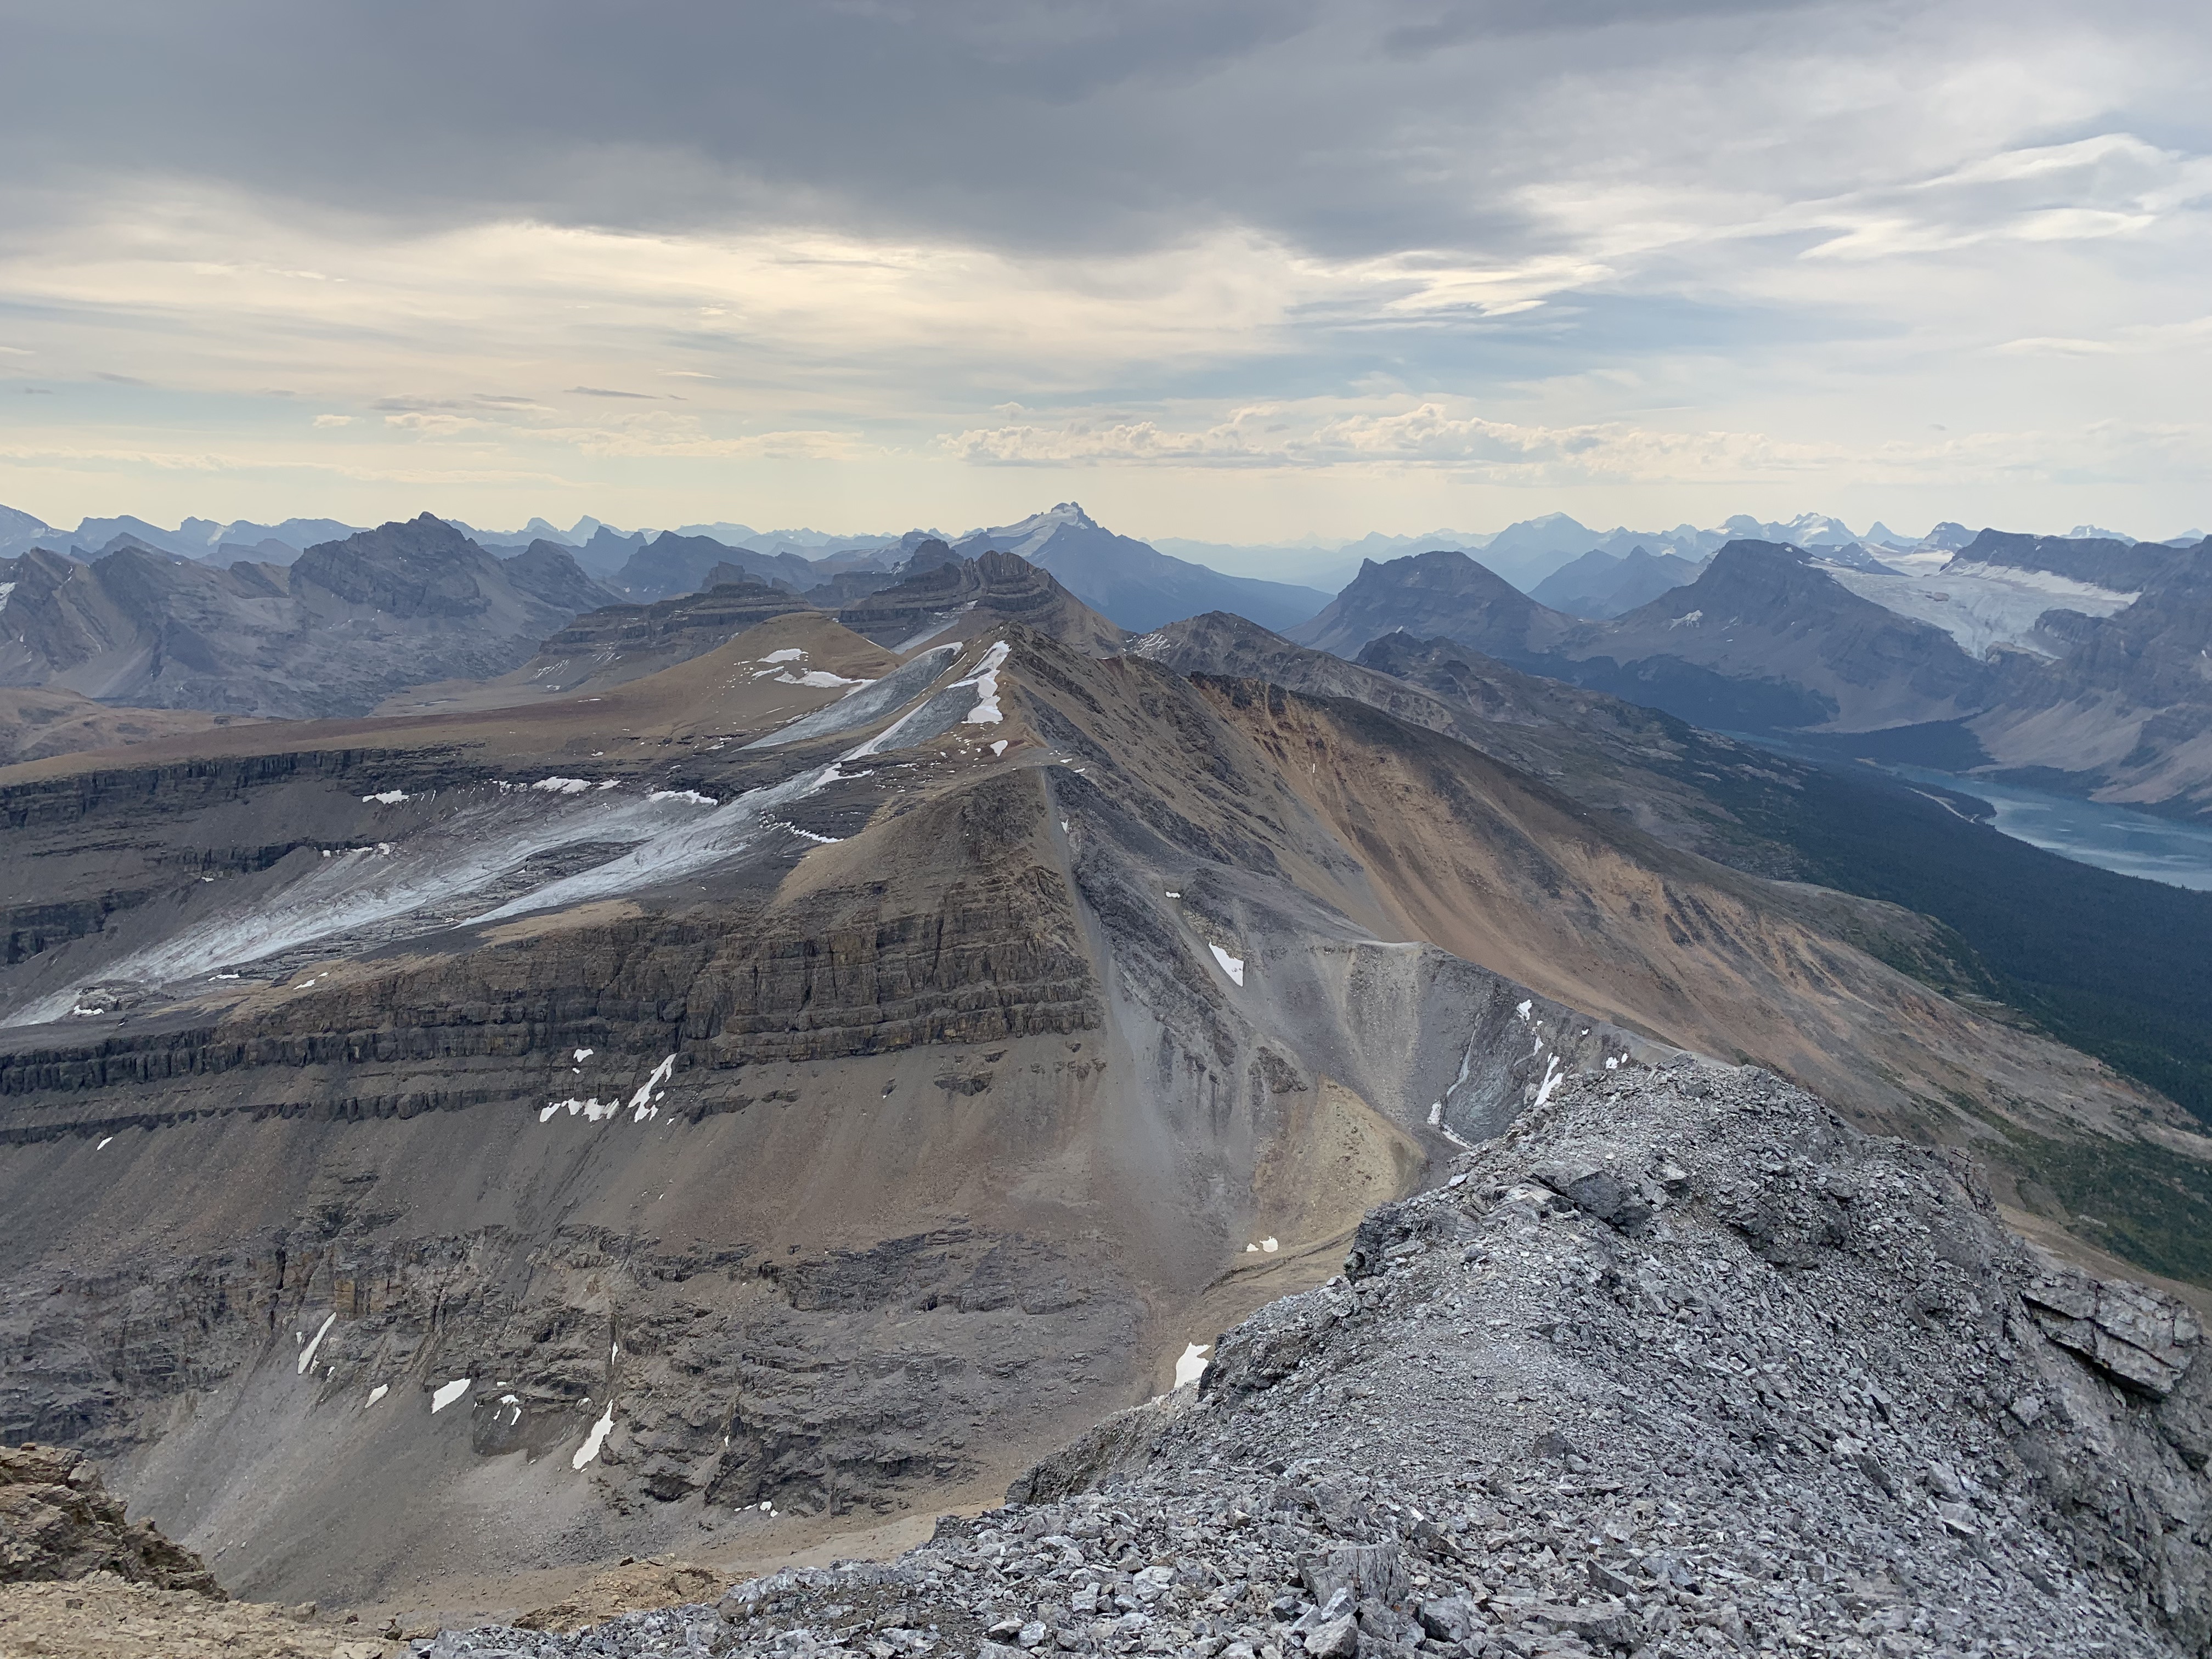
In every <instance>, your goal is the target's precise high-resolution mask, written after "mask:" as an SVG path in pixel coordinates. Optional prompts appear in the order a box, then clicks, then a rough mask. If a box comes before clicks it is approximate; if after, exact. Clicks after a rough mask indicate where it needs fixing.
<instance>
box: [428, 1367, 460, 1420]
mask: <svg viewBox="0 0 2212 1659" xmlns="http://www.w3.org/2000/svg"><path fill="white" fill-rule="evenodd" d="M468 1391H469V1379H468V1378H467V1377H465V1376H457V1377H455V1378H454V1379H453V1381H452V1382H450V1383H440V1384H439V1385H438V1391H437V1392H436V1393H435V1394H434V1395H431V1396H430V1413H431V1415H432V1416H434V1417H435V1415H436V1414H437V1413H440V1412H441V1411H443V1410H445V1409H446V1407H448V1406H450V1405H452V1404H453V1401H456V1400H459V1398H460V1397H461V1396H462V1395H465V1394H466V1393H467V1392H468Z"/></svg>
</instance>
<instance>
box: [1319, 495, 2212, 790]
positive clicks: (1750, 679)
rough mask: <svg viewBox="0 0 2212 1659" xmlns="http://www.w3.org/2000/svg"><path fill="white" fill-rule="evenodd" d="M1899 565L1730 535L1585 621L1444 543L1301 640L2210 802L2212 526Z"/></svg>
mask: <svg viewBox="0 0 2212 1659" xmlns="http://www.w3.org/2000/svg"><path fill="white" fill-rule="evenodd" d="M1892 561H1893V562H1890V561H1884V560H1882V559H1878V558H1875V557H1874V556H1871V555H1870V554H1869V553H1868V552H1867V550H1865V549H1864V548H1863V547H1860V546H1858V545H1857V544H1849V545H1845V546H1841V547H1836V546H1827V547H1817V548H1808V547H1803V546H1799V545H1796V544H1789V543H1777V542H1768V541H1753V540H1740V541H1733V542H1730V543H1729V544H1727V545H1726V546H1724V547H1723V548H1722V549H1721V550H1719V551H1718V552H1717V554H1716V555H1715V556H1713V558H1712V559H1711V562H1709V563H1708V564H1707V565H1706V566H1705V568H1704V570H1703V571H1702V572H1701V573H1700V574H1699V575H1698V576H1697V578H1696V580H1694V581H1692V582H1689V583H1686V584H1684V585H1681V586H1672V587H1668V589H1666V590H1665V591H1664V592H1661V593H1660V594H1658V595H1657V596H1656V597H1655V598H1653V599H1650V600H1649V601H1647V602H1646V603H1644V605H1639V606H1637V607H1635V608H1633V609H1631V610H1628V611H1625V612H1621V613H1619V614H1617V615H1614V616H1612V617H1591V616H1588V615H1583V616H1577V615H1571V614H1568V613H1567V611H1565V610H1564V609H1561V608H1554V607H1552V606H1548V605H1542V604H1540V603H1539V602H1538V601H1537V600H1536V599H1533V598H1531V597H1529V596H1528V595H1526V594H1524V593H1522V592H1520V590H1518V589H1517V588H1516V587H1514V586H1512V585H1511V584H1510V583H1508V582H1507V581H1505V580H1504V579H1503V578H1501V577H1500V576H1498V574H1496V573H1495V572H1493V571H1492V570H1490V569H1489V568H1486V566H1485V565H1484V564H1482V563H1480V562H1477V561H1475V560H1474V559H1472V558H1470V557H1468V556H1467V555H1465V554H1463V553H1454V552H1431V553H1426V554H1421V555H1418V556H1413V557H1408V558H1402V559H1397V560H1394V561H1391V562H1389V563H1387V564H1376V563H1371V562H1370V564H1368V565H1367V566H1366V567H1365V568H1363V569H1362V570H1361V572H1360V574H1359V575H1358V577H1357V578H1356V579H1355V580H1353V581H1352V583H1351V585H1350V586H1347V587H1346V589H1345V590H1344V592H1342V593H1340V594H1339V595H1338V596H1337V598H1336V599H1335V600H1334V601H1333V602H1332V603H1331V604H1330V605H1329V606H1328V609H1327V610H1325V611H1322V613H1321V615H1319V616H1318V617H1315V618H1314V619H1313V620H1312V621H1310V622H1309V623H1304V624H1302V625H1300V626H1298V627H1295V628H1292V629H1289V630H1288V636H1289V637H1290V638H1291V639H1292V640H1295V641H1298V642H1299V643H1302V644H1307V645H1313V646H1318V647H1322V648H1323V649H1326V650H1329V651H1333V652H1334V653H1337V654H1339V655H1340V656H1344V657H1348V658H1354V659H1358V660H1361V661H1365V660H1367V657H1368V654H1369V653H1370V652H1371V650H1372V649H1373V647H1374V642H1376V641H1380V640H1383V639H1384V638H1386V637H1389V636H1395V635H1404V636H1406V637H1407V638H1409V639H1413V640H1429V639H1443V640H1449V641H1452V642H1454V643H1455V644H1458V645H1461V646H1464V647H1472V648H1473V649H1474V650H1477V651H1480V652H1481V653H1484V654H1485V655H1486V656H1489V657H1492V658H1495V659H1498V661H1500V662H1503V663H1505V664H1508V665H1512V666H1514V667H1516V668H1520V669H1522V670H1524V671H1528V672H1531V673H1536V674H1542V675H1547V676H1550V677H1553V678H1558V679H1563V680H1566V681H1569V682H1571V683H1573V684H1577V685H1582V686H1585V687H1589V688H1591V689H1593V690H1603V691H1607V692H1611V693H1613V695H1615V696H1621V697H1624V698H1626V699H1628V700H1630V701H1631V702H1638V703H1643V704H1645V705H1648V706H1650V707H1652V708H1661V709H1664V710H1666V711H1667V712H1668V713H1670V714H1675V715H1678V716H1680V718H1682V719H1685V720H1692V721H1694V722H1695V723H1697V724H1699V725H1700V726H1707V727H1714V728H1718V729H1721V730H1734V731H1751V732H1812V733H1817V734H1826V735H1830V736H1834V737H1838V738H1843V739H1846V740H1848V742H1849V744H1850V746H1851V747H1854V748H1856V749H1857V750H1862V751H1868V752H1880V753H1883V754H1886V755H1888V756H1890V757H1895V758H1899V759H1921V760H1924V761H1927V762H1928V763H1931V764H1936V765H1942V766H1948V767H1951V768H1953V769H1966V768H1967V767H1972V766H1990V767H1995V768H1998V769H2003V770H2005V771H2007V772H2009V773H2012V774H2014V775H2019V776H2021V777H2025V778H2032V779H2033V780H2034V781H2041V782H2044V783H2045V784H2048V785H2051V786H2053V787H2059V788H2062V789H2065V790H2069V791H2073V792H2077V793H2099V794H2100V796H2101V797H2102V798H2105V799H2119V800H2129V801H2135V802H2137V803H2141V804H2144V805H2159V806H2160V807H2162V808H2164V809H2166V810H2169V811H2181V812H2189V813H2202V812H2204V811H2208V810H2212V676H2208V675H2207V674H2206V673H2205V671H2204V670H2203V662H2204V660H2205V653H2206V652H2207V650H2208V648H2212V538H2208V539H2206V540H2205V541H2203V542H2200V543H2199V544H2197V545H2195V546H2193V547H2189V548H2172V547H2168V546H2166V544H2162V543H2148V542H2128V541H2120V540H2116V539H2104V538H2093V539H2092V538H2083V539H2076V538H2065V537H2035V536H2021V535H2011V534H2007V533H2005V532H1998V531H1984V532H1982V533H1981V534H1980V535H1978V536H1976V537H1974V538H1972V539H1971V540H1969V541H1968V542H1967V543H1966V544H1965V545H1964V546H1962V547H1960V549H1959V550H1957V551H1956V552H1954V553H1948V554H1946V553H1944V552H1942V550H1925V551H1917V552H1907V553H1904V554H1899V555H1893V556H1892ZM1651 562H1656V561H1651ZM1624 563H1625V562H1624ZM1577 568H1578V569H1580V570H1582V571H1583V573H1584V574H1586V575H1594V576H1595V577H1596V578H1599V579H1603V578H1606V577H1608V576H1614V577H1617V576H1618V574H1619V572H1620V569H1621V568H1622V566H1619V565H1611V566H1594V565H1589V564H1588V563H1585V562H1578V565H1577ZM1560 574H1562V575H1564V574H1565V573H1564V572H1562V573H1560Z"/></svg>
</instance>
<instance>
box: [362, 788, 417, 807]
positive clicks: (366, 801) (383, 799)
mask: <svg viewBox="0 0 2212 1659" xmlns="http://www.w3.org/2000/svg"><path fill="white" fill-rule="evenodd" d="M412 799H414V797H413V796H412V795H410V794H409V793H407V792H406V791H405V790H404V789H386V790H381V791H380V792H379V793H376V794H374V795H363V796H362V798H361V802H362V805H364V806H397V805H399V803H400V802H401V801H403V800H412Z"/></svg>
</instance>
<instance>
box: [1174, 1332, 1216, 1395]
mask: <svg viewBox="0 0 2212 1659" xmlns="http://www.w3.org/2000/svg"><path fill="white" fill-rule="evenodd" d="M1208 1346H1211V1345H1210V1344H1207V1343H1204V1342H1194V1343H1192V1344H1190V1345H1189V1346H1188V1347H1186V1348H1185V1349H1184V1350H1183V1351H1182V1358H1180V1359H1178V1360H1176V1380H1175V1385H1176V1387H1177V1388H1178V1389H1187V1388H1188V1387H1189V1386H1190V1385H1191V1384H1192V1383H1195V1382H1197V1381H1198V1379H1199V1378H1200V1377H1201V1376H1205V1375H1206V1349H1207V1347H1208Z"/></svg>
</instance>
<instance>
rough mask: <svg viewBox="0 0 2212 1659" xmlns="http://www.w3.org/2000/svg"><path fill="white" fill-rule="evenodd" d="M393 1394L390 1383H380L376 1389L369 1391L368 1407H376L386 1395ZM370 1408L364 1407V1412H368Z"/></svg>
mask: <svg viewBox="0 0 2212 1659" xmlns="http://www.w3.org/2000/svg"><path fill="white" fill-rule="evenodd" d="M391 1392H392V1385H391V1384H390V1383H378V1384H377V1385H376V1386H375V1387H374V1388H373V1389H370V1390H369V1391H368V1406H374V1404H375V1403H376V1402H377V1401H380V1400H381V1399H383V1398H384V1396H385V1395H387V1394H390V1393H391ZM368 1406H363V1407H362V1410H363V1411H367V1410H368Z"/></svg>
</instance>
